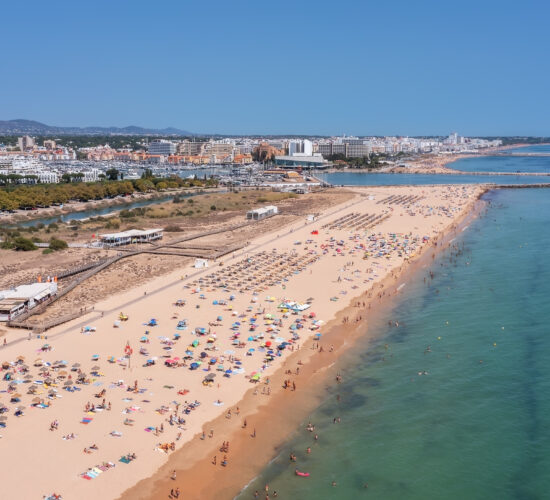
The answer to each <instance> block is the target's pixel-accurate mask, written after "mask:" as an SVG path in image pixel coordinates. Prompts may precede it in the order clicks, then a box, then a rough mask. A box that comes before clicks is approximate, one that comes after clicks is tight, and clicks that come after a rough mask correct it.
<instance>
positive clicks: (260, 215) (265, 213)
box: [246, 205, 279, 220]
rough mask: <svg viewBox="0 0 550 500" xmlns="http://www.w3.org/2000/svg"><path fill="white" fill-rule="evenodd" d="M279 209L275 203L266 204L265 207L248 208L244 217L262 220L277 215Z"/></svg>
mask: <svg viewBox="0 0 550 500" xmlns="http://www.w3.org/2000/svg"><path fill="white" fill-rule="evenodd" d="M278 213H279V210H278V209H277V207H276V206H275V205H268V206H267V207H262V208H256V209H255V210H249V211H248V212H246V218H247V219H248V220H262V219H267V218H268V217H273V216H274V215H277V214H278Z"/></svg>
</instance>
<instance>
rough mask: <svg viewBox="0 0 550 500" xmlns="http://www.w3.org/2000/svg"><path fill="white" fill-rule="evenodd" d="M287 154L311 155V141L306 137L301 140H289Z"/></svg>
mask: <svg viewBox="0 0 550 500" xmlns="http://www.w3.org/2000/svg"><path fill="white" fill-rule="evenodd" d="M288 154H289V155H290V156H296V155H301V156H311V155H312V154H313V143H312V142H311V141H309V140H307V139H304V140H303V141H290V142H289V143H288Z"/></svg>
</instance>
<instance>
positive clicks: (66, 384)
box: [63, 380, 73, 387]
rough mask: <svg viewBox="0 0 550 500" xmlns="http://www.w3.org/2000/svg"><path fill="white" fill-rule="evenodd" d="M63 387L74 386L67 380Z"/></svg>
mask: <svg viewBox="0 0 550 500" xmlns="http://www.w3.org/2000/svg"><path fill="white" fill-rule="evenodd" d="M63 385H64V386H65V387H69V386H71V385H73V383H72V382H71V381H70V380H67V381H65V383H64V384H63Z"/></svg>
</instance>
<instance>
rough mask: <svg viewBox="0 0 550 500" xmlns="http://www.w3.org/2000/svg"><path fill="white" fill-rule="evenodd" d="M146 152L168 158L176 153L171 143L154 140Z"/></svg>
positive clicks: (174, 146)
mask: <svg viewBox="0 0 550 500" xmlns="http://www.w3.org/2000/svg"><path fill="white" fill-rule="evenodd" d="M147 151H148V153H149V154H150V155H162V156H169V155H173V154H175V153H176V145H175V144H174V143H173V142H172V141H167V140H165V139H156V140H154V141H153V142H151V143H150V144H149V148H148V150H147Z"/></svg>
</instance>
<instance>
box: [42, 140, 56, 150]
mask: <svg viewBox="0 0 550 500" xmlns="http://www.w3.org/2000/svg"><path fill="white" fill-rule="evenodd" d="M55 146H56V144H55V141H52V140H46V141H44V147H45V148H46V149H47V150H52V149H55Z"/></svg>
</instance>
